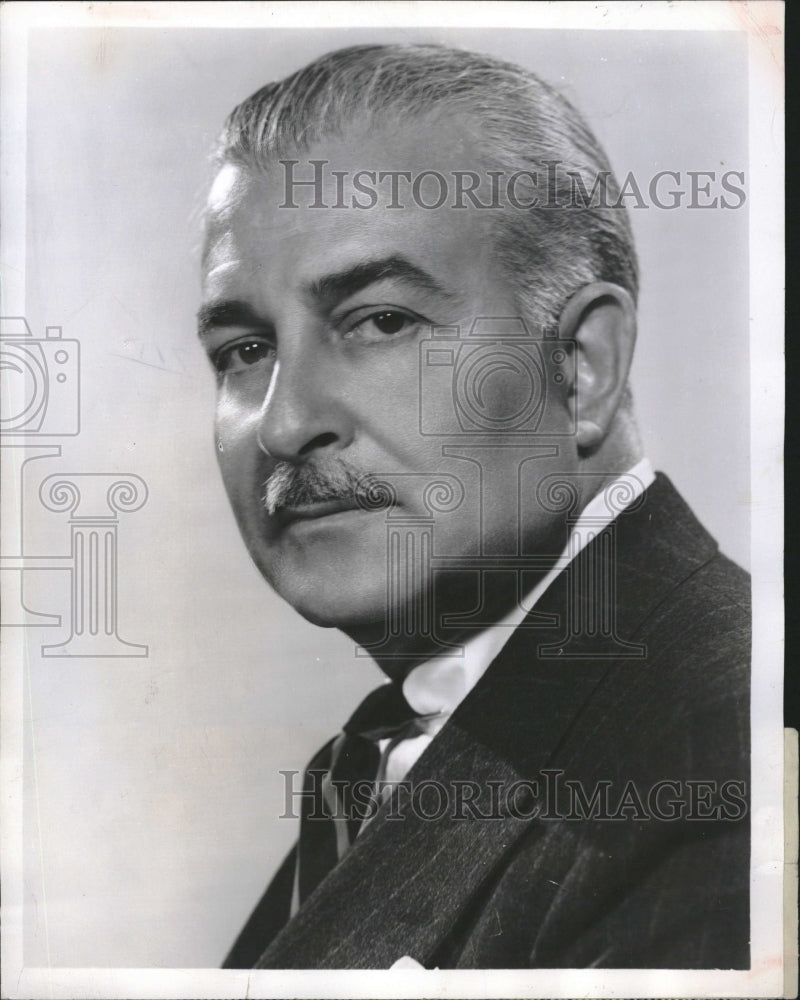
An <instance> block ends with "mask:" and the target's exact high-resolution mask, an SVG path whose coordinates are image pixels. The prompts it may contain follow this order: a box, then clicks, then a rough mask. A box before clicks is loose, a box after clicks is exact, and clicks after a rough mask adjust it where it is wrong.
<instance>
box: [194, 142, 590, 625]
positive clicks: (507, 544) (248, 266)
mask: <svg viewBox="0 0 800 1000" xmlns="http://www.w3.org/2000/svg"><path fill="white" fill-rule="evenodd" d="M293 158H294V159H297V160H299V161H300V162H299V163H298V164H297V165H296V166H295V167H294V177H295V178H296V179H308V178H309V177H311V176H312V175H313V170H312V167H310V166H309V163H308V161H309V160H314V159H319V160H325V161H327V162H326V166H325V169H324V194H323V199H322V201H323V203H324V204H325V205H327V206H333V205H335V204H337V203H338V202H340V201H341V195H340V193H339V191H337V184H340V183H341V181H340V180H339V179H338V178H337V175H336V173H335V172H336V171H344V172H345V176H346V178H347V180H346V184H347V185H348V187H347V189H346V190H347V199H348V203H349V194H350V191H351V187H350V186H349V185H350V178H352V177H353V175H354V174H355V173H356V172H357V171H359V170H362V169H369V170H375V171H380V170H408V171H411V172H412V173H413V174H414V175H415V176H416V175H417V174H419V173H420V172H422V171H423V170H438V171H439V172H440V173H442V175H444V176H446V177H450V176H452V172H453V171H455V170H465V169H476V165H475V159H476V157H475V154H474V151H472V150H471V149H470V147H469V144H468V143H467V142H466V141H465V138H464V133H463V132H461V131H459V130H458V128H457V127H456V126H454V125H450V126H447V125H446V124H441V123H439V124H437V125H436V127H435V128H434V127H432V126H431V127H425V126H423V125H421V124H419V123H416V124H412V127H410V128H405V129H404V128H396V129H394V130H388V129H387V130H386V131H384V132H381V131H379V130H375V129H372V130H371V131H370V134H369V135H366V134H363V133H357V132H355V131H352V132H350V133H349V134H347V135H344V136H342V137H341V138H335V139H330V140H326V141H325V142H324V143H320V144H319V145H318V146H314V147H312V149H311V150H309V151H308V152H307V153H302V154H295V156H294V157H293ZM423 197H424V198H425V200H428V199H429V197H430V196H429V194H428V192H427V190H425V193H424V196H423ZM293 200H294V202H295V203H296V204H297V205H298V207H296V208H290V207H284V208H281V207H280V206H281V205H282V204H284V203H285V201H286V169H285V168H284V167H283V166H282V165H280V164H278V163H276V164H275V166H274V167H273V168H271V169H270V170H269V171H268V172H259V173H258V174H256V173H253V172H250V171H248V170H246V169H244V168H242V167H234V166H226V167H225V168H223V170H222V171H221V173H220V175H219V177H218V178H217V181H216V183H215V185H214V189H213V191H212V194H211V199H210V206H209V222H208V235H207V242H206V253H205V256H204V273H203V307H202V308H201V311H200V321H201V322H200V333H201V337H202V340H203V345H204V347H205V349H206V351H207V352H208V354H209V356H210V358H211V360H212V363H213V364H214V366H215V369H216V371H217V378H218V396H217V409H216V433H217V447H218V458H219V463H220V468H221V471H222V476H223V479H224V482H225V486H226V489H227V492H228V496H229V498H230V501H231V504H232V506H233V509H234V512H235V514H236V517H237V520H238V523H239V526H240V529H241V532H242V535H243V537H244V539H245V542H246V544H247V546H248V549H249V551H250V554H251V556H252V557H253V559H254V561H255V563H256V565H257V566H258V568H259V569H260V571H261V573H262V574H263V575H264V577H265V578H266V579H267V580H268V581H269V582H270V584H271V585H272V586H273V587H274V589H275V590H276V591H277V592H278V593H279V594H280V595H281V596H282V597H284V598H285V599H286V600H287V601H288V602H289V603H290V604H291V605H293V606H294V607H295V608H296V609H297V610H298V611H299V612H300V613H301V614H303V615H304V616H306V617H307V618H309V619H310V620H311V621H314V622H317V623H318V624H324V625H333V626H338V627H341V628H344V629H347V628H351V629H352V628H356V627H358V626H360V625H363V624H365V623H370V622H379V621H382V620H383V619H384V617H385V615H386V612H387V600H404V599H408V598H409V597H411V596H413V595H412V593H411V591H419V590H420V589H422V588H424V587H426V586H427V585H428V584H429V582H430V575H431V572H432V571H431V569H430V568H429V567H428V566H427V563H425V562H424V560H423V561H422V562H420V561H419V560H417V564H418V565H419V566H421V567H422V568H421V569H420V570H419V572H415V574H413V578H410V579H409V582H408V583H407V584H404V587H405V598H396V597H393V598H387V574H388V573H389V572H390V559H398V558H400V559H402V558H406V556H408V553H405V555H404V554H403V553H400V554H399V555H398V553H397V552H395V553H394V555H392V556H391V557H390V556H389V555H388V554H387V524H388V523H389V522H388V521H387V518H388V519H389V520H390V521H392V522H395V523H397V522H398V521H399V520H407V521H408V522H412V521H413V522H414V523H415V524H417V526H419V525H420V524H421V523H422V522H423V521H424V522H425V523H426V524H428V525H430V524H431V523H432V524H433V541H434V553H433V554H434V556H435V557H437V558H440V559H441V558H442V557H447V558H449V559H450V560H451V562H453V561H454V560H457V559H458V558H459V557H461V558H462V559H464V558H465V557H469V558H467V559H466V561H467V562H471V564H473V565H477V566H479V565H480V561H479V560H478V561H476V559H477V557H478V556H479V555H480V553H481V552H485V553H494V554H505V555H508V554H514V553H515V552H520V551H522V552H527V553H531V552H537V551H538V552H542V550H543V549H544V551H546V552H551V551H552V547H553V545H554V544H555V545H556V546H557V548H556V551H557V550H558V548H560V546H561V544H563V540H562V541H561V542H560V543H559V542H558V540H557V539H558V538H559V537H560V536H558V534H557V532H556V530H555V529H556V522H555V515H554V514H552V513H547V512H546V511H545V510H544V508H543V507H542V506H541V505H539V504H538V503H536V502H535V501H534V500H533V499H532V497H533V496H534V495H535V492H536V485H537V483H538V482H539V481H540V480H541V479H542V478H543V477H545V476H546V475H548V474H551V473H553V472H556V471H565V470H568V469H570V468H572V467H574V464H575V461H576V459H575V453H574V446H573V443H572V440H571V439H570V438H569V437H567V436H563V435H568V431H569V422H570V417H569V413H568V403H567V398H566V392H561V393H559V392H558V391H555V390H554V386H556V387H557V385H558V383H559V382H564V378H563V376H559V375H556V381H555V382H553V381H552V378H551V375H552V370H553V365H552V363H551V357H552V353H553V352H552V351H550V352H548V351H545V352H544V354H543V355H541V354H540V355H537V356H538V357H544V367H545V369H546V370H547V373H546V374H545V376H544V378H543V380H542V384H541V385H540V386H539V390H541V389H542V386H543V385H544V383H545V382H548V381H549V383H550V384H549V386H548V389H547V397H546V405H545V408H544V411H543V414H542V416H541V422H540V425H539V433H538V434H537V435H536V437H535V442H536V444H537V446H539V445H542V446H543V447H541V450H540V451H539V452H536V449H534V448H532V447H531V442H532V441H533V440H534V439H533V438H528V439H527V454H529V455H534V453H536V457H535V458H534V459H533V460H532V461H528V462H525V461H523V456H524V455H525V454H526V452H525V451H524V449H523V447H522V446H523V445H525V442H524V441H522V440H521V439H518V438H509V437H508V436H507V435H506V434H504V432H503V431H502V423H503V419H502V418H503V414H505V413H507V412H508V407H509V398H510V395H509V394H511V396H513V394H514V393H517V392H518V390H519V386H518V382H519V372H516V373H514V372H513V371H512V372H511V373H510V374H509V370H508V366H507V365H504V364H502V363H501V364H500V365H499V366H495V367H494V368H490V370H488V371H487V373H486V375H485V377H482V378H480V379H479V380H478V383H475V384H474V385H473V386H472V390H474V391H476V392H477V393H478V397H479V403H480V406H481V407H482V408H483V412H485V413H486V414H488V415H489V416H490V417H491V414H492V412H495V413H496V414H497V415H498V420H497V421H496V422H495V424H492V423H491V420H490V421H489V425H488V426H489V427H498V428H500V429H499V430H496V431H494V432H492V433H489V434H488V435H487V434H486V433H481V434H480V435H478V436H477V437H476V436H475V435H470V434H465V433H463V431H462V430H461V429H460V428H459V426H458V425H457V422H455V418H454V416H453V413H454V389H453V385H454V382H453V377H452V376H453V373H454V368H453V366H452V364H451V365H450V367H449V368H448V367H447V365H445V366H444V369H443V370H440V369H437V370H436V371H433V370H432V369H431V370H429V369H428V368H427V362H423V361H421V357H422V349H421V345H423V342H425V341H427V340H429V339H430V338H431V334H432V331H433V328H434V327H458V328H459V329H460V332H461V338H462V343H463V338H464V336H465V335H466V334H467V332H468V331H469V330H470V329H471V328H472V325H473V322H474V321H475V319H476V318H479V317H515V316H517V315H518V307H517V305H516V303H515V299H514V295H513V294H512V289H511V285H510V283H509V281H508V279H507V277H506V276H505V275H504V274H503V273H502V272H501V270H500V269H499V267H498V264H497V260H496V255H495V253H494V245H493V239H492V237H491V235H490V227H491V226H492V225H494V224H496V222H497V221H498V220H496V219H494V218H492V217H493V216H494V215H496V212H493V211H485V210H480V209H475V208H465V209H452V208H450V207H448V205H449V204H450V201H451V200H452V199H449V200H448V203H447V204H446V205H445V206H443V207H442V208H440V209H436V210H429V209H425V208H424V207H421V206H420V205H418V204H415V203H414V199H413V198H412V197H410V196H407V197H405V198H404V207H403V208H402V209H396V208H395V209H391V208H388V207H387V206H388V204H389V203H390V202H391V196H390V194H389V192H388V190H387V191H386V193H385V194H382V195H381V197H380V198H379V201H378V203H377V205H375V206H374V207H373V208H370V209H367V210H364V209H359V208H353V207H349V204H348V207H346V208H333V207H327V208H312V207H310V206H311V204H312V203H313V202H314V191H313V190H312V189H311V188H297V189H295V192H294V197H293ZM361 200H362V201H363V200H364V199H363V198H362V199H361ZM456 346H458V345H456ZM562 356H563V354H562V355H561V356H559V357H558V360H561V358H562ZM439 357H440V358H441V355H439ZM509 378H510V379H511V381H509ZM515 380H516V381H515ZM472 390H470V391H472ZM524 403H525V400H524V399H523V400H522V404H521V405H523V406H524ZM511 409H512V410H513V411H514V412H516V403H515V402H514V401H513V400H512V402H511ZM431 430H432V432H431ZM443 435H444V436H443ZM508 444H514V445H515V447H514V448H510V449H508V448H506V449H505V450H504V447H502V446H505V445H508ZM443 445H450V446H455V447H456V448H458V447H461V450H462V453H461V454H459V455H455V454H445V453H444V452H443ZM473 445H476V446H477V445H480V447H472V446H473ZM442 474H444V475H445V477H446V478H447V482H448V483H449V485H450V486H451V487H453V488H454V489H455V490H456V492H458V490H459V488H463V493H464V497H463V500H462V501H461V503H460V504H458V505H457V509H455V510H451V511H449V512H444V513H442V512H437V513H435V516H434V519H433V522H431V517H432V514H431V507H430V505H429V502H427V501H426V499H425V497H426V491H425V487H426V485H427V484H429V483H431V482H433V481H434V480H435V479H436V477H437V476H439V477H440V478H441V476H442ZM359 475H367V476H370V477H373V478H374V479H378V480H385V481H387V482H388V483H390V484H391V486H392V489H393V492H394V497H395V499H394V504H393V506H392V508H391V509H390V510H386V509H382V508H379V509H377V510H365V509H363V507H362V506H360V505H359V504H358V503H357V501H356V498H355V497H354V489H353V484H354V482H355V480H356V479H357V477H358V476H359ZM501 480H502V483H501ZM493 483H494V484H496V488H492V484H493ZM518 489H520V490H523V491H524V493H525V496H526V497H527V498H528V499H527V500H525V501H523V502H521V503H518V501H517V490H518ZM512 494H513V496H512ZM427 497H428V501H429V500H430V495H429V494H427ZM517 510H519V518H518V517H517ZM554 539H555V540H554ZM409 558H411V559H412V561H413V560H414V559H415V558H416V556H414V555H413V554H412V555H411V556H409ZM434 562H435V560H434ZM442 565H443V564H442ZM392 593H394V591H392Z"/></svg>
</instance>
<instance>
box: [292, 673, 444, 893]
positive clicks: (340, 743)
mask: <svg viewBox="0 0 800 1000" xmlns="http://www.w3.org/2000/svg"><path fill="white" fill-rule="evenodd" d="M422 718H427V717H423V716H419V715H417V713H416V712H415V711H414V710H413V708H412V707H411V706H410V705H409V704H408V702H407V701H406V699H405V698H404V697H403V692H402V690H401V689H400V686H399V685H397V684H394V683H390V684H384V685H382V686H381V687H379V688H378V689H377V690H375V691H372V692H371V693H370V694H368V695H367V697H366V698H365V699H364V701H362V702H361V704H360V705H359V706H358V708H357V709H356V710H355V712H354V713H353V715H352V716H351V717H350V719H349V720H348V722H347V724H346V725H345V727H344V730H343V731H342V732H341V733H340V734H339V735H338V736H337V737H335V738H334V739H332V740H331V741H330V742H329V743H326V744H325V746H324V747H323V748H322V749H321V750H320V751H319V752H318V753H317V754H315V755H314V757H313V758H312V759H311V761H310V762H309V765H308V767H307V768H306V772H305V775H304V778H303V791H304V793H305V794H304V795H303V798H302V800H301V802H302V804H301V808H300V837H299V840H298V847H297V871H296V879H295V893H294V896H295V898H294V900H293V911H294V910H295V909H296V908H297V906H298V905H299V904H301V903H303V902H304V901H305V900H306V899H307V898H308V897H309V896H310V895H311V893H312V892H313V891H314V889H316V887H317V886H318V885H319V883H320V882H321V881H322V880H323V878H325V876H326V875H327V874H328V872H329V871H330V870H331V869H332V868H333V867H335V865H336V864H337V863H338V862H339V861H340V860H341V858H342V857H343V856H344V854H345V853H346V851H347V850H348V849H349V848H350V846H351V845H352V843H353V841H354V840H355V839H356V836H357V835H358V831H359V829H360V828H361V825H362V823H363V821H364V818H365V817H366V815H367V814H368V813H369V811H370V809H371V808H373V809H374V808H375V805H376V801H375V799H374V795H375V782H377V781H379V780H380V779H381V778H382V773H381V772H382V770H383V763H384V761H385V759H386V757H387V756H388V754H389V752H390V751H391V749H392V748H393V747H394V746H396V744H397V743H399V742H400V741H401V740H403V739H407V738H408V737H410V736H414V735H417V734H418V733H419V732H420V729H419V727H418V721H419V720H421V719H422ZM383 739H389V740H390V741H391V742H390V743H389V745H388V746H387V747H386V749H385V751H384V753H383V755H382V754H381V751H380V749H379V747H378V741H379V740H383Z"/></svg>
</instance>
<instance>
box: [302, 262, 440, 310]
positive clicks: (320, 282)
mask: <svg viewBox="0 0 800 1000" xmlns="http://www.w3.org/2000/svg"><path fill="white" fill-rule="evenodd" d="M390 278H394V279H395V280H399V281H405V282H408V283H410V284H414V285H417V286H420V287H422V288H425V289H426V290H427V291H430V292H434V293H436V294H437V295H442V296H444V297H446V298H452V295H451V293H450V292H448V291H447V290H446V289H445V288H443V287H442V285H440V284H439V282H438V281H437V280H436V279H435V278H434V277H433V275H432V274H429V273H428V272H427V271H425V270H424V269H423V268H421V267H418V266H417V265H416V264H412V262H411V261H410V260H408V259H407V258H406V257H401V256H392V257H384V258H382V259H380V260H369V261H364V262H363V263H359V264H353V265H352V266H351V267H348V268H345V269H344V270H342V271H338V272H336V273H334V274H326V275H324V276H323V277H321V278H317V279H315V280H314V281H311V282H309V283H308V286H307V288H306V292H307V294H308V296H309V297H310V298H312V299H315V300H317V301H322V302H325V303H331V302H334V303H335V302H340V301H341V300H342V299H346V298H347V297H348V296H349V295H355V293H356V292H360V291H361V290H362V289H363V288H366V287H367V286H368V285H372V284H374V283H375V282H376V281H384V280H386V279H390Z"/></svg>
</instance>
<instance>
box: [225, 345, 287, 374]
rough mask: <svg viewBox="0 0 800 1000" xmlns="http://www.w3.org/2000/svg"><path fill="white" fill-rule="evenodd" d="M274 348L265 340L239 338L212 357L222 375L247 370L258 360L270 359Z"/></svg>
mask: <svg viewBox="0 0 800 1000" xmlns="http://www.w3.org/2000/svg"><path fill="white" fill-rule="evenodd" d="M274 357H275V348H274V347H273V345H272V344H270V343H269V342H268V341H266V340H240V341H239V342H238V343H236V344H230V345H229V346H228V347H224V348H222V350H220V351H217V353H216V354H215V355H214V357H213V358H212V361H213V363H214V367H215V368H216V369H217V371H218V372H219V373H220V374H222V375H228V374H235V373H236V372H244V371H247V370H248V368H252V367H253V365H257V364H258V363H259V362H260V361H272V360H273V359H274Z"/></svg>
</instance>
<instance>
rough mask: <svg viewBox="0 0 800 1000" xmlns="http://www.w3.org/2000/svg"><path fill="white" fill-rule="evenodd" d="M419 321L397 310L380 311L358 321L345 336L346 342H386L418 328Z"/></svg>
mask: <svg viewBox="0 0 800 1000" xmlns="http://www.w3.org/2000/svg"><path fill="white" fill-rule="evenodd" d="M420 322H421V320H420V319H419V318H418V317H416V316H412V315H411V314H409V313H406V312H400V310H398V309H382V310H381V311H380V312H375V313H371V314H370V315H369V316H365V317H364V319H362V320H359V321H358V323H356V324H355V325H354V326H352V327H351V328H350V330H349V331H348V332H347V333H346V334H345V337H346V338H347V339H348V340H355V339H358V340H360V341H362V342H374V341H379V340H388V339H389V338H391V337H395V336H397V335H398V334H402V333H407V332H410V331H411V329H412V328H414V327H416V326H419V324H420Z"/></svg>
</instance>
